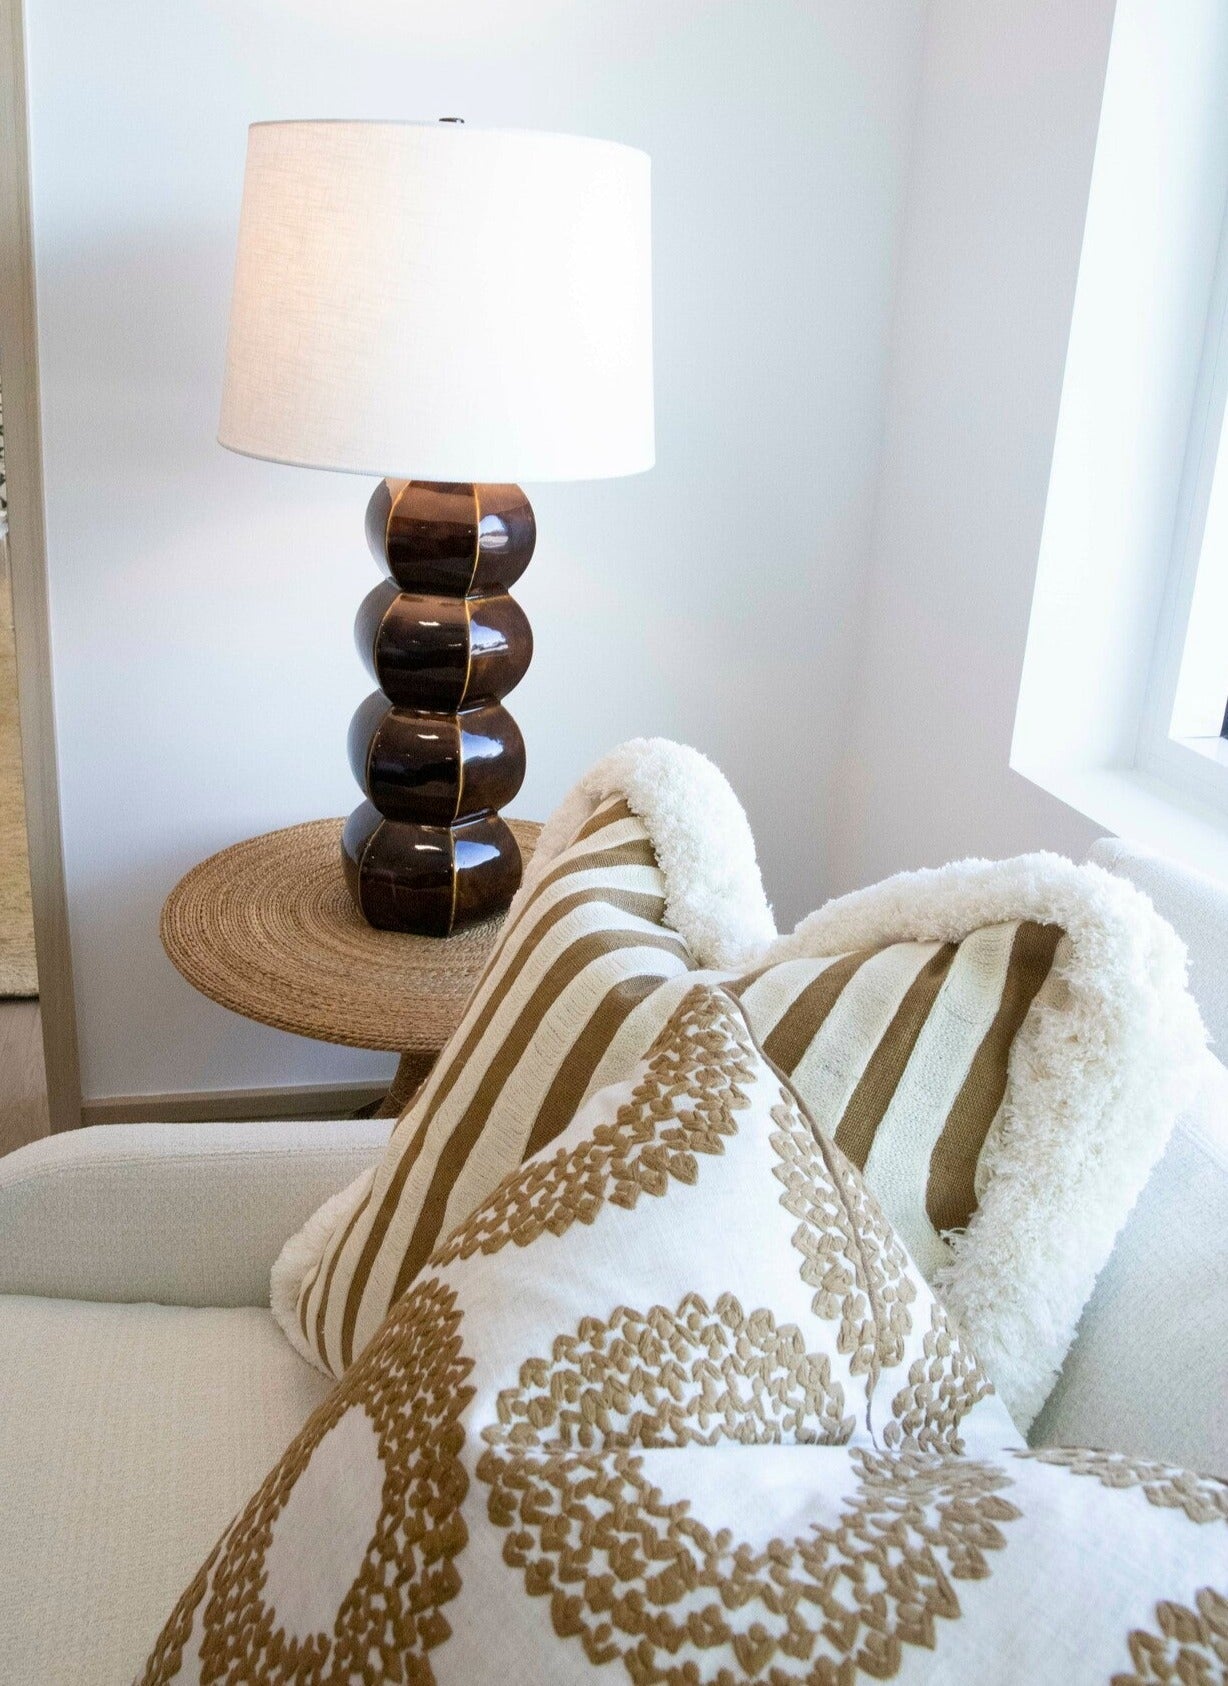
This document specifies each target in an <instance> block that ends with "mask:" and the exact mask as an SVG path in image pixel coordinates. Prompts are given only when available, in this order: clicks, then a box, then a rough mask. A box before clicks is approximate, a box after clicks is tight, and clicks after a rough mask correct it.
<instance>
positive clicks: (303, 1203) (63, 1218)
mask: <svg viewBox="0 0 1228 1686" xmlns="http://www.w3.org/2000/svg"><path fill="white" fill-rule="evenodd" d="M390 1130H391V1124H390V1123H389V1122H388V1121H387V1120H381V1119H362V1120H355V1121H350V1122H346V1123H339V1124H332V1123H317V1122H314V1121H313V1122H311V1123H302V1122H293V1123H286V1122H278V1123H268V1124H100V1125H95V1126H93V1127H91V1128H89V1129H84V1130H72V1131H68V1132H66V1133H65V1134H64V1135H60V1136H52V1137H49V1138H48V1139H47V1140H45V1141H40V1142H34V1143H32V1144H31V1145H30V1146H29V1147H24V1148H20V1149H19V1150H18V1151H17V1152H16V1153H12V1154H9V1155H8V1156H7V1157H6V1158H3V1159H0V1293H5V1294H38V1295H44V1296H48V1297H54V1298H57V1299H77V1300H127V1301H139V1300H153V1301H157V1302H160V1303H162V1304H165V1305H189V1306H234V1305H267V1304H268V1303H269V1270H270V1268H271V1267H272V1264H273V1260H274V1259H275V1258H276V1257H277V1254H278V1253H279V1252H280V1250H281V1247H282V1245H283V1243H284V1242H285V1241H286V1239H287V1237H289V1236H291V1235H293V1234H294V1232H295V1231H296V1230H297V1229H300V1228H301V1227H302V1225H303V1224H304V1222H305V1221H306V1220H307V1218H308V1217H309V1216H310V1215H311V1213H312V1212H313V1211H315V1209H316V1208H317V1207H318V1206H320V1205H321V1204H322V1203H323V1202H324V1201H325V1200H327V1199H328V1198H329V1196H330V1195H333V1194H336V1193H337V1191H338V1190H339V1189H341V1188H343V1187H344V1186H345V1185H346V1183H348V1182H351V1181H353V1179H354V1178H355V1177H356V1176H358V1175H359V1174H360V1173H361V1172H363V1171H365V1170H367V1169H368V1168H369V1167H370V1166H372V1165H373V1164H374V1163H375V1162H376V1161H377V1160H378V1158H379V1156H380V1154H381V1152H382V1151H383V1148H384V1145H385V1143H386V1142H387V1140H388V1134H389V1131H390Z"/></svg>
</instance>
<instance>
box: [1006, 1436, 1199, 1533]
mask: <svg viewBox="0 0 1228 1686" xmlns="http://www.w3.org/2000/svg"><path fill="white" fill-rule="evenodd" d="M1015 1456H1016V1457H1017V1458H1031V1459H1032V1460H1033V1461H1034V1462H1036V1463H1042V1464H1058V1465H1060V1466H1061V1468H1063V1469H1068V1470H1069V1471H1070V1472H1071V1474H1072V1475H1092V1476H1094V1477H1095V1478H1096V1480H1097V1481H1099V1483H1100V1485H1101V1486H1102V1487H1116V1488H1122V1489H1125V1488H1130V1487H1141V1488H1142V1489H1143V1492H1144V1493H1145V1494H1146V1495H1147V1498H1148V1500H1149V1502H1150V1503H1151V1504H1153V1505H1158V1506H1160V1507H1161V1508H1162V1509H1165V1510H1183V1511H1184V1512H1185V1514H1186V1516H1187V1517H1189V1519H1190V1521H1191V1522H1199V1523H1207V1522H1228V1483H1225V1482H1223V1481H1217V1480H1216V1479H1215V1478H1214V1477H1213V1476H1210V1475H1194V1474H1192V1473H1191V1472H1190V1471H1189V1470H1188V1469H1177V1468H1175V1467H1174V1466H1173V1465H1171V1464H1158V1463H1152V1462H1151V1461H1150V1460H1149V1459H1147V1458H1132V1457H1129V1456H1128V1455H1127V1454H1126V1453H1124V1452H1092V1451H1085V1450H1083V1449H1082V1448H1069V1447H1065V1446H1043V1447H1039V1448H1037V1449H1036V1450H1035V1451H1019V1452H1016V1453H1015Z"/></svg>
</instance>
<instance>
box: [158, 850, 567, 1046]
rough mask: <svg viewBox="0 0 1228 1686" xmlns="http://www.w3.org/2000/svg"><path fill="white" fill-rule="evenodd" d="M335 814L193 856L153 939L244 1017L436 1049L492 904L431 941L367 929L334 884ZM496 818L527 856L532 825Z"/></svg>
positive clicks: (337, 878) (338, 1036)
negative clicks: (195, 860)
mask: <svg viewBox="0 0 1228 1686" xmlns="http://www.w3.org/2000/svg"><path fill="white" fill-rule="evenodd" d="M343 823H344V822H343V821H342V820H313V821H312V822H311V823H310V824H308V825H295V826H290V827H288V828H287V829H286V830H285V831H270V832H266V833H265V834H264V836H263V837H252V838H249V839H248V840H247V841H246V842H244V843H236V844H235V845H234V846H233V847H232V848H229V849H223V850H222V851H221V853H220V854H217V855H211V856H210V857H209V859H208V860H206V861H202V862H201V863H200V865H199V866H197V867H194V868H193V869H192V871H191V872H189V873H188V874H187V876H186V877H185V878H182V879H180V881H179V883H178V884H177V885H176V886H175V888H174V889H173V890H172V891H171V893H170V895H169V896H168V897H167V899H166V905H165V906H164V907H163V909H162V925H161V935H162V945H163V947H164V948H165V949H166V952H167V954H168V955H169V956H170V958H171V960H172V961H173V962H174V964H175V965H176V966H177V967H178V969H179V971H180V972H182V973H183V975H184V977H185V978H186V979H187V980H188V982H189V983H190V984H193V985H195V987H196V988H197V989H199V990H200V991H201V993H202V994H204V995H207V996H209V997H210V999H211V1000H213V1001H217V1002H219V1003H220V1004H221V1005H222V1006H223V1007H229V1008H231V1010H232V1011H234V1012H236V1013H242V1014H243V1016H244V1017H245V1018H249V1019H256V1020H257V1021H259V1023H261V1024H268V1025H273V1026H275V1027H276V1028H277V1029H278V1030H290V1031H293V1032H295V1033H296V1034H297V1035H299V1036H313V1037H315V1038H316V1039H317V1040H318V1041H322V1042H338V1043H343V1044H345V1045H346V1046H348V1047H352V1048H378V1049H388V1050H391V1051H395V1052H396V1053H406V1052H409V1053H415V1052H421V1053H436V1052H438V1050H439V1049H440V1048H441V1047H442V1046H443V1044H444V1043H445V1042H446V1041H447V1040H448V1038H449V1036H451V1034H452V1032H453V1031H454V1030H455V1028H456V1026H457V1024H458V1022H459V1020H460V1017H461V1014H462V1013H463V1012H464V1009H465V1004H466V1003H467V1001H468V1000H469V997H470V995H471V994H472V993H473V988H474V985H475V984H476V983H477V981H478V977H479V975H480V973H481V970H482V967H483V966H484V965H485V964H486V961H487V958H488V956H489V954H490V951H491V948H492V947H493V945H494V941H495V936H496V934H497V933H498V930H499V926H500V925H501V924H502V922H503V921H502V915H500V916H499V917H498V918H497V919H488V920H486V921H485V922H484V923H483V924H481V925H474V926H472V927H471V928H470V929H469V930H467V931H461V932H459V933H457V935H455V936H452V937H447V938H442V939H441V938H438V937H414V936H407V935H405V934H404V933H402V932H398V931H376V930H373V929H372V927H371V926H370V925H368V924H367V922H366V920H365V919H363V917H362V915H361V914H360V913H359V912H358V910H357V908H356V907H355V906H354V904H353V902H352V901H351V900H350V893H349V890H348V889H347V888H346V883H345V877H344V874H343V872H342V868H341V827H342V825H343ZM508 824H509V825H510V826H511V828H512V831H513V832H514V833H515V837H516V841H517V842H518V843H519V845H520V852H521V855H522V856H523V857H524V858H525V859H526V860H527V859H528V857H529V856H530V855H531V854H532V852H533V848H534V845H535V844H536V842H537V838H538V834H539V833H540V831H541V826H540V825H538V824H536V823H535V822H534V821H531V820H509V821H508Z"/></svg>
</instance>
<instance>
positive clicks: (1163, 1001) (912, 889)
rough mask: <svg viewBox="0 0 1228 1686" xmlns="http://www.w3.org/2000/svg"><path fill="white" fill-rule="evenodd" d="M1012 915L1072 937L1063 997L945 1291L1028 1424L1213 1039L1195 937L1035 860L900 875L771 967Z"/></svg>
mask: <svg viewBox="0 0 1228 1686" xmlns="http://www.w3.org/2000/svg"><path fill="white" fill-rule="evenodd" d="M1016 919H1034V920H1039V921H1042V922H1044V923H1048V924H1056V925H1060V926H1062V928H1063V929H1064V930H1065V932H1066V933H1067V940H1065V941H1063V942H1062V943H1061V944H1060V945H1059V947H1058V954H1057V961H1056V971H1057V976H1058V979H1059V980H1060V983H1061V985H1063V986H1064V987H1063V988H1062V989H1061V990H1060V992H1059V997H1058V999H1057V1001H1056V1002H1054V1001H1052V1000H1050V1001H1046V1000H1045V999H1044V997H1043V996H1042V998H1041V1000H1039V1001H1038V1002H1037V1004H1036V1006H1035V1007H1034V1008H1033V1010H1032V1011H1031V1013H1029V1015H1028V1018H1027V1020H1026V1022H1025V1024H1024V1027H1023V1029H1022V1030H1021V1032H1020V1034H1019V1035H1018V1036H1017V1037H1016V1039H1015V1044H1014V1047H1013V1049H1012V1050H1011V1057H1010V1065H1009V1069H1008V1078H1007V1090H1006V1096H1005V1099H1004V1101H1003V1108H1002V1112H1001V1114H1000V1117H999V1120H998V1124H997V1126H996V1127H995V1129H994V1131H993V1132H992V1134H991V1136H990V1139H989V1141H988V1142H987V1143H986V1147H985V1152H984V1156H983V1159H982V1166H981V1173H980V1175H981V1176H982V1177H984V1180H985V1192H984V1197H983V1199H982V1200H981V1203H980V1205H979V1207H978V1209H977V1211H976V1212H975V1213H974V1214H973V1217H972V1220H971V1222H970V1223H969V1225H968V1228H967V1229H966V1230H965V1231H963V1232H962V1233H950V1234H948V1235H947V1236H946V1238H945V1239H946V1240H947V1242H948V1243H949V1244H950V1247H951V1251H952V1259H951V1262H950V1263H949V1264H947V1265H945V1266H944V1267H943V1268H942V1270H941V1271H940V1272H939V1273H938V1276H937V1279H936V1281H935V1284H934V1286H935V1287H936V1288H937V1289H938V1290H939V1291H940V1293H941V1294H942V1297H943V1299H944V1300H945V1301H946V1303H947V1305H948V1306H949V1307H950V1308H951V1309H952V1311H953V1312H954V1313H955V1315H956V1316H957V1317H958V1319H959V1321H960V1323H961V1324H962V1326H963V1327H964V1329H965V1330H966V1332H967V1334H968V1337H969V1339H970V1340H971V1342H972V1344H973V1346H974V1347H975V1348H976V1350H977V1352H978V1354H979V1355H980V1358H981V1361H982V1363H983V1364H984V1366H985V1368H986V1370H987V1371H988V1373H989V1375H990V1376H991V1377H992V1378H993V1380H994V1383H995V1384H996V1386H997V1388H998V1391H999V1392H1000V1393H1001V1395H1002V1398H1003V1401H1004V1402H1005V1404H1006V1406H1007V1409H1008V1410H1009V1411H1010V1413H1011V1415H1012V1417H1013V1418H1014V1419H1015V1422H1016V1423H1017V1424H1018V1426H1019V1427H1020V1429H1022V1430H1024V1431H1026V1430H1027V1428H1028V1427H1029V1425H1030V1424H1031V1422H1032V1420H1033V1418H1034V1417H1035V1415H1036V1413H1037V1412H1038V1411H1039V1409H1040V1407H1041V1405H1043V1403H1044V1401H1045V1399H1046V1398H1047V1397H1048V1395H1049V1393H1050V1391H1051V1390H1052V1387H1053V1384H1054V1382H1055V1381H1056V1380H1057V1375H1058V1371H1059V1370H1060V1368H1061V1366H1062V1363H1063V1361H1064V1359H1065V1357H1066V1353H1067V1352H1068V1350H1069V1348H1070V1344H1071V1342H1072V1341H1073V1339H1074V1336H1075V1331H1076V1328H1077V1326H1078V1321H1079V1317H1080V1315H1081V1313H1082V1311H1083V1308H1084V1306H1085V1305H1086V1304H1087V1301H1088V1299H1089V1298H1090V1297H1091V1292H1092V1288H1093V1287H1094V1285H1095V1281H1096V1277H1097V1275H1098V1274H1099V1272H1100V1270H1101V1267H1102V1266H1103V1265H1104V1263H1105V1261H1106V1260H1107V1259H1108V1256H1109V1254H1110V1252H1111V1251H1112V1249H1113V1243H1114V1241H1115V1240H1116V1238H1117V1235H1118V1233H1119V1231H1120V1230H1121V1227H1122V1225H1123V1224H1124V1223H1125V1221H1126V1218H1127V1217H1128V1216H1129V1213H1130V1209H1131V1207H1132V1206H1133V1204H1134V1202H1135V1200H1136V1199H1137V1197H1138V1195H1139V1193H1140V1192H1141V1191H1142V1188H1143V1185H1144V1183H1145V1182H1146V1181H1147V1178H1148V1176H1149V1175H1150V1173H1151V1170H1152V1168H1153V1167H1154V1165H1155V1163H1156V1161H1157V1160H1158V1159H1159V1157H1160V1155H1161V1153H1162V1152H1163V1151H1164V1147H1165V1145H1166V1143H1167V1141H1168V1137H1169V1135H1170V1133H1171V1131H1172V1127H1173V1123H1174V1121H1175V1120H1176V1118H1177V1116H1178V1114H1179V1112H1180V1111H1181V1109H1182V1108H1183V1107H1184V1106H1185V1105H1186V1104H1187V1103H1188V1101H1189V1099H1190V1098H1191V1096H1192V1094H1193V1092H1194V1088H1195V1086H1196V1083H1197V1071H1198V1061H1199V1058H1200V1056H1201V1054H1202V1050H1203V1048H1204V1047H1205V1045H1206V1039H1207V1038H1206V1031H1205V1030H1204V1029H1203V1025H1202V1021H1201V1019H1200V1018H1199V1015H1198V1009H1197V1007H1196V1006H1195V1004H1194V1002H1193V999H1192V998H1191V996H1190V995H1189V993H1188V991H1187V989H1186V951H1185V945H1184V944H1183V943H1182V942H1181V941H1180V939H1179V938H1178V937H1177V935H1176V933H1175V932H1174V931H1173V930H1172V928H1171V927H1170V926H1169V925H1167V924H1166V923H1165V921H1164V920H1163V919H1161V918H1160V916H1159V914H1158V913H1156V911H1155V909H1154V908H1153V907H1152V905H1151V902H1150V901H1149V899H1148V898H1147V897H1146V896H1145V895H1144V894H1143V893H1142V892H1141V891H1140V890H1137V889H1136V888H1135V887H1134V886H1133V885H1132V884H1129V883H1127V882H1126V881H1125V880H1124V879H1121V878H1118V877H1116V876H1115V875H1114V874H1112V873H1109V872H1106V871H1104V869H1103V868H1101V867H1098V866H1091V865H1087V866H1076V865H1074V863H1073V862H1071V861H1068V860H1066V859H1064V858H1063V857H1062V856H1060V855H1052V854H1035V855H1022V856H1019V857H1018V858H1017V859H1015V860H1007V861H982V860H968V861H957V862H954V863H953V864H952V865H950V866H945V867H938V868H936V869H926V870H925V871H921V872H904V873H899V874H898V875H897V876H896V877H894V878H888V879H886V880H885V881H884V882H883V883H881V884H876V885H874V886H872V887H871V888H869V889H866V890H858V891H855V892H854V893H853V894H852V895H848V896H843V897H841V898H839V899H838V900H836V901H833V902H829V903H828V904H827V906H826V907H823V908H820V909H819V911H818V912H817V913H812V914H810V915H809V916H808V917H807V918H805V919H803V920H802V921H801V922H800V924H799V925H798V926H797V929H796V930H795V931H794V932H793V933H792V935H791V936H787V937H781V938H779V939H778V940H777V941H776V942H775V943H774V944H772V945H771V947H770V949H769V950H768V952H767V953H766V954H765V955H764V956H763V959H764V960H786V959H795V958H799V957H815V958H817V957H819V956H823V955H831V954H843V953H847V952H848V951H849V950H851V949H857V948H864V947H872V946H875V945H878V944H882V943H885V942H891V941H943V942H947V941H957V940H959V939H960V938H962V937H964V936H966V935H967V934H968V932H969V931H972V930H974V929H976V928H977V927H978V926H982V925H990V924H996V923H1000V922H1003V921H1006V920H1016ZM760 964H762V961H760ZM1046 993H1048V992H1046ZM978 1180H979V1178H978Z"/></svg>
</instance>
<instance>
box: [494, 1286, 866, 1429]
mask: <svg viewBox="0 0 1228 1686" xmlns="http://www.w3.org/2000/svg"><path fill="white" fill-rule="evenodd" d="M498 1417H499V1421H498V1425H497V1426H493V1425H492V1426H491V1427H490V1428H487V1429H484V1430H483V1431H482V1432H483V1438H484V1439H485V1440H487V1441H488V1442H490V1443H491V1444H494V1445H498V1444H507V1445H509V1446H542V1445H549V1446H550V1447H551V1448H552V1449H555V1450H558V1449H567V1450H576V1449H579V1450H582V1451H592V1450H595V1449H609V1448H613V1447H615V1446H690V1445H702V1446H713V1445H715V1444H716V1443H717V1441H719V1440H735V1441H738V1442H740V1443H741V1444H743V1445H748V1446H750V1445H764V1444H769V1443H773V1442H777V1441H782V1440H787V1441H805V1442H810V1443H815V1444H820V1445H827V1446H830V1445H843V1444H844V1443H845V1442H846V1441H847V1440H848V1439H849V1438H850V1437H851V1435H852V1432H853V1426H854V1425H853V1418H852V1417H851V1416H846V1415H845V1412H844V1390H843V1388H842V1387H841V1386H840V1384H839V1382H833V1380H832V1377H831V1367H830V1364H829V1363H828V1360H827V1358H826V1356H825V1355H823V1354H820V1353H810V1352H807V1351H806V1345H805V1342H804V1340H803V1339H802V1335H801V1332H800V1330H799V1329H797V1328H796V1327H795V1326H794V1325H793V1324H785V1325H783V1326H781V1327H778V1326H777V1324H776V1320H775V1319H774V1317H773V1316H772V1314H771V1312H770V1311H752V1312H751V1313H750V1314H749V1316H748V1315H747V1314H746V1313H745V1312H743V1310H742V1307H741V1306H740V1305H739V1304H738V1302H737V1300H735V1299H734V1298H733V1296H732V1294H723V1295H722V1296H721V1298H720V1299H719V1300H718V1301H717V1302H716V1310H715V1312H712V1311H709V1309H708V1307H707V1305H706V1304H705V1303H704V1301H703V1300H702V1299H700V1297H699V1295H698V1294H688V1295H687V1296H686V1298H685V1299H684V1300H683V1301H682V1303H681V1304H680V1305H679V1307H678V1309H677V1311H673V1312H671V1311H667V1310H666V1309H665V1307H664V1306H653V1308H652V1309H651V1311H648V1312H640V1311H631V1310H629V1309H628V1308H627V1307H625V1306H620V1307H619V1309H618V1310H617V1311H616V1312H615V1313H614V1315H613V1316H612V1317H611V1319H610V1321H609V1322H608V1323H604V1322H602V1321H601V1320H600V1318H596V1317H586V1318H585V1319H584V1320H583V1321H582V1322H581V1324H580V1326H579V1328H578V1329H577V1331H576V1333H575V1334H574V1335H560V1336H559V1337H558V1339H557V1340H556V1341H555V1343H554V1347H553V1351H552V1353H551V1356H550V1357H549V1358H531V1359H529V1361H528V1362H527V1363H526V1364H522V1365H521V1367H520V1385H519V1387H514V1388H506V1389H505V1390H504V1391H503V1392H502V1393H501V1394H500V1395H499V1400H498Z"/></svg>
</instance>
